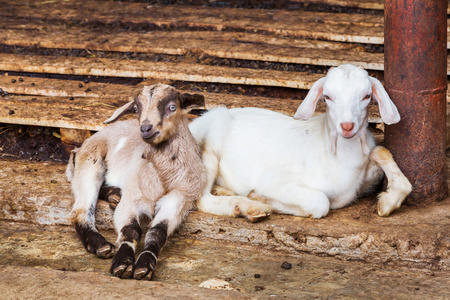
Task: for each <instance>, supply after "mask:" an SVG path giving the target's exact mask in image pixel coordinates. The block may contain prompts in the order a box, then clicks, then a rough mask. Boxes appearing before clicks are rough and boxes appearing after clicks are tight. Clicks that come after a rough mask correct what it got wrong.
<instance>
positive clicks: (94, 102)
mask: <svg viewBox="0 0 450 300" xmlns="http://www.w3.org/2000/svg"><path fill="white" fill-rule="evenodd" d="M203 94H204V95H205V98H206V108H207V109H211V108H214V107H218V106H226V107H229V108H233V107H258V108H265V109H270V110H274V111H277V112H280V113H284V114H286V115H289V116H293V115H294V114H295V111H296V110H297V108H298V106H299V105H300V103H301V100H292V99H272V98H264V97H248V96H238V95H230V94H215V93H203ZM2 100H3V101H2V102H1V104H0V123H12V124H23V125H35V126H48V127H58V128H72V129H81V130H95V131H97V130H100V129H101V128H103V127H104V126H105V125H104V124H103V121H104V120H106V119H107V118H108V117H109V116H111V115H112V113H113V112H114V110H115V109H117V108H118V107H120V106H121V105H123V104H124V103H125V101H118V100H117V99H115V98H101V99H99V98H75V99H74V100H70V99H69V98H67V97H47V96H24V95H10V96H7V97H4V98H2ZM324 112H325V104H324V103H319V104H318V106H317V109H316V113H315V114H316V115H318V114H321V113H324ZM129 117H130V118H132V117H134V116H132V115H130V116H129ZM369 121H370V122H375V123H379V122H381V118H380V116H379V113H378V107H377V105H375V104H373V105H371V106H370V112H369Z"/></svg>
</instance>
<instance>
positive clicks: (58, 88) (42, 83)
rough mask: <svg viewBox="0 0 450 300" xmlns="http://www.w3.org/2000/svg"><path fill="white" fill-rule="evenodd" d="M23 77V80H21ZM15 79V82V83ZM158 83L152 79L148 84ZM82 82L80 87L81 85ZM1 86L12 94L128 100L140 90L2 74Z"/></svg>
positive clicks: (130, 87)
mask: <svg viewBox="0 0 450 300" xmlns="http://www.w3.org/2000/svg"><path fill="white" fill-rule="evenodd" d="M20 78H22V81H21V80H20ZM13 81H14V83H13ZM153 83H156V81H155V80H150V81H148V82H147V84H153ZM80 84H82V87H81V88H80V87H79V85H80ZM0 88H1V89H2V90H4V91H7V92H8V93H11V94H23V95H35V96H58V97H68V98H69V97H89V98H112V99H116V100H122V101H128V100H129V99H130V97H134V94H135V93H137V92H138V89H139V88H138V87H135V86H132V85H122V84H109V83H100V82H89V83H85V82H84V81H78V80H62V79H49V78H40V77H25V76H21V77H20V76H0Z"/></svg>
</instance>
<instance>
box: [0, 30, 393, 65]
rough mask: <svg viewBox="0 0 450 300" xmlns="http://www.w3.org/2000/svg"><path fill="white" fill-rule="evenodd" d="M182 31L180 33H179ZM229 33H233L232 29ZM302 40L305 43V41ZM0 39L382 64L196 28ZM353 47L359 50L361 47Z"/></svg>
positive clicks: (19, 34)
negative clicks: (216, 34) (221, 36)
mask: <svg viewBox="0 0 450 300" xmlns="http://www.w3.org/2000/svg"><path fill="white" fill-rule="evenodd" d="M53 29H55V28H53ZM155 33H156V34H155ZM182 34H184V36H181V35H182ZM233 34H234V35H236V33H233ZM205 36H206V38H205ZM105 41H107V42H105ZM304 42H306V43H307V41H304ZM0 43H2V44H6V45H11V46H25V47H32V46H35V47H40V48H57V49H87V50H97V51H120V52H145V53H148V52H151V53H164V54H171V55H186V54H187V53H189V52H196V53H200V54H206V55H211V56H216V57H221V58H232V59H244V60H259V61H270V62H283V63H295V64H311V65H325V66H338V65H340V64H343V63H352V64H356V65H360V66H362V67H364V68H366V69H371V70H383V65H384V56H383V54H382V53H367V52H361V51H359V52H353V51H349V50H348V49H346V50H330V49H325V48H322V49H316V48H311V45H308V47H307V48H303V47H302V48H299V47H293V46H289V45H272V44H267V43H263V42H261V43H258V44H257V45H255V42H253V41H252V42H244V41H242V39H241V41H236V40H232V41H231V40H228V41H227V40H219V39H217V38H214V37H213V38H212V39H208V34H201V33H199V32H167V33H166V32H164V33H161V32H152V33H122V34H120V33H119V34H102V35H99V34H98V33H97V32H91V31H88V30H86V29H80V28H71V29H68V30H56V31H55V30H52V31H51V32H48V31H46V32H44V33H41V32H40V31H38V32H36V31H30V30H13V29H4V30H1V31H0ZM306 43H305V44H306ZM311 44H313V43H311ZM328 44H331V43H328ZM335 44H337V43H335ZM356 49H358V50H361V47H360V48H356Z"/></svg>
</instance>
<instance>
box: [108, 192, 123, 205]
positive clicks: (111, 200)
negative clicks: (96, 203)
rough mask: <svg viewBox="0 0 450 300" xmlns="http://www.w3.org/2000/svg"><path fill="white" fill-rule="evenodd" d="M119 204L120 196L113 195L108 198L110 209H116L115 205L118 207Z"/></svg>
mask: <svg viewBox="0 0 450 300" xmlns="http://www.w3.org/2000/svg"><path fill="white" fill-rule="evenodd" d="M119 202H120V195H115V194H114V195H109V196H108V203H109V207H110V208H111V209H116V207H117V205H119Z"/></svg>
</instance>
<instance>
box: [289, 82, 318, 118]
mask: <svg viewBox="0 0 450 300" xmlns="http://www.w3.org/2000/svg"><path fill="white" fill-rule="evenodd" d="M324 82H325V77H323V78H320V79H319V80H317V81H316V82H314V84H313V86H312V88H311V89H310V90H309V92H308V95H306V97H305V99H304V100H303V102H302V104H300V106H299V107H298V109H297V112H296V113H295V115H294V119H297V120H308V119H309V118H311V117H312V115H313V114H314V111H315V110H316V105H317V101H319V99H320V97H322V92H323V83H324Z"/></svg>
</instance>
